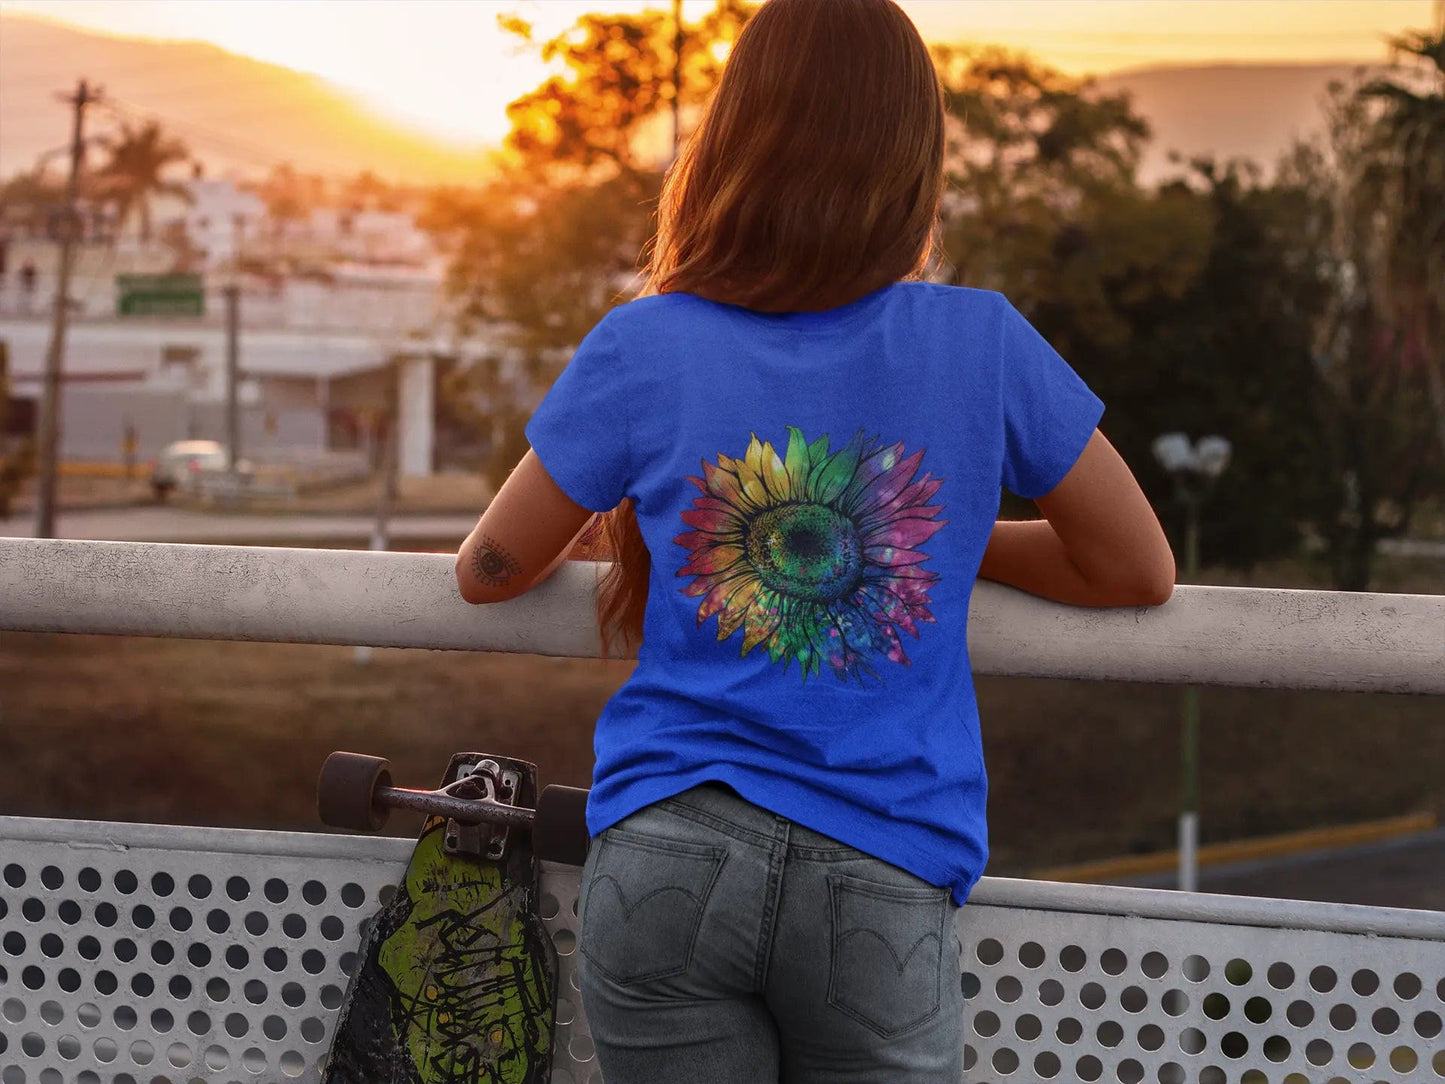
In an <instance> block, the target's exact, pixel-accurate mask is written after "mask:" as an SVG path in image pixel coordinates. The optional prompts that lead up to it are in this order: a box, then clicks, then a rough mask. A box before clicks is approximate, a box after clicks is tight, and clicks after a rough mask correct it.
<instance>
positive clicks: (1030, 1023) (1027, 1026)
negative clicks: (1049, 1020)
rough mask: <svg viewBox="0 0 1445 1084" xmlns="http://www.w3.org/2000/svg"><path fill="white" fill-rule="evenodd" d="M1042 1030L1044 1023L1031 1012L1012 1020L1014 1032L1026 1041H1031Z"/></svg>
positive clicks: (1041, 1032) (1040, 1033)
mask: <svg viewBox="0 0 1445 1084" xmlns="http://www.w3.org/2000/svg"><path fill="white" fill-rule="evenodd" d="M1043 1032H1044V1025H1043V1024H1042V1023H1040V1021H1039V1018H1038V1017H1037V1016H1035V1015H1034V1014H1033V1013H1024V1014H1023V1015H1022V1016H1020V1017H1019V1018H1018V1019H1017V1020H1015V1021H1014V1034H1015V1035H1017V1036H1018V1037H1019V1038H1020V1039H1022V1040H1023V1041H1024V1042H1026V1043H1031V1042H1033V1041H1034V1040H1035V1039H1037V1038H1038V1037H1039V1036H1040V1035H1042V1034H1043Z"/></svg>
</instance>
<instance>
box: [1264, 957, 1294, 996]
mask: <svg viewBox="0 0 1445 1084" xmlns="http://www.w3.org/2000/svg"><path fill="white" fill-rule="evenodd" d="M1265 977H1266V978H1267V979H1268V980H1269V984H1270V985H1271V986H1273V987H1274V988H1275V989H1276V990H1288V989H1289V988H1290V986H1292V985H1293V984H1294V968H1292V967H1290V965H1289V964H1284V963H1279V964H1270V965H1269V970H1268V971H1266V972H1265Z"/></svg>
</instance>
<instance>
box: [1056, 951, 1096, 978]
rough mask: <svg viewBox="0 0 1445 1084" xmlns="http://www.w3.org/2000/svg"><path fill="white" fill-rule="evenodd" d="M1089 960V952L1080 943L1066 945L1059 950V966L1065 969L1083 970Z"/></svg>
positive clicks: (1070, 970)
mask: <svg viewBox="0 0 1445 1084" xmlns="http://www.w3.org/2000/svg"><path fill="white" fill-rule="evenodd" d="M1088 962H1089V954H1088V953H1087V952H1085V951H1084V950H1083V949H1081V948H1080V947H1079V946H1078V945H1065V946H1064V947H1063V948H1062V949H1060V950H1059V966H1060V967H1062V968H1063V969H1064V970H1065V971H1069V972H1077V971H1082V970H1084V965H1085V964H1087V963H1088Z"/></svg>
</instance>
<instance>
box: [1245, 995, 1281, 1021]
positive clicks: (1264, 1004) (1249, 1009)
mask: <svg viewBox="0 0 1445 1084" xmlns="http://www.w3.org/2000/svg"><path fill="white" fill-rule="evenodd" d="M1272 1015H1274V1006H1273V1005H1271V1004H1270V1003H1269V999H1268V998H1264V997H1252V998H1250V999H1249V1000H1248V1001H1246V1002H1245V1003H1244V1018H1245V1019H1246V1020H1248V1021H1249V1022H1250V1023H1251V1024H1263V1023H1265V1022H1266V1021H1267V1020H1268V1019H1269V1018H1270V1017H1271V1016H1272Z"/></svg>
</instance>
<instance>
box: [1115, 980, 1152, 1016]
mask: <svg viewBox="0 0 1445 1084" xmlns="http://www.w3.org/2000/svg"><path fill="white" fill-rule="evenodd" d="M1119 1004H1120V1005H1122V1006H1123V1007H1124V1011H1125V1012H1128V1013H1137V1012H1143V1011H1144V1010H1145V1009H1146V1008H1148V1006H1149V995H1148V994H1146V993H1145V992H1144V988H1143V987H1142V986H1126V987H1124V989H1123V991H1122V992H1121V993H1120V994H1119Z"/></svg>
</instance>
